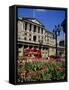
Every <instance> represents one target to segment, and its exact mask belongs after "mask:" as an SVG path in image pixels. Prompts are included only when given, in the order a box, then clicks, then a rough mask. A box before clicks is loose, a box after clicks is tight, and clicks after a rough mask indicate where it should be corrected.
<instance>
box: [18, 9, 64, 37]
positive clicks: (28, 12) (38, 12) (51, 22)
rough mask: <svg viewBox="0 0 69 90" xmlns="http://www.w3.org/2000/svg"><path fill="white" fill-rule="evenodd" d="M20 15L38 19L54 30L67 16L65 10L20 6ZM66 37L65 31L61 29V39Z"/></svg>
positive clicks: (47, 27) (50, 29)
mask: <svg viewBox="0 0 69 90" xmlns="http://www.w3.org/2000/svg"><path fill="white" fill-rule="evenodd" d="M18 17H30V18H32V17H33V18H36V19H38V20H39V21H40V22H41V23H42V24H43V25H44V26H45V28H46V29H47V30H48V31H50V32H52V30H53V29H54V27H55V25H56V26H57V25H58V24H61V23H62V21H63V20H64V18H65V11H64V10H52V9H51V10H50V9H31V8H18ZM63 38H64V33H63V31H61V33H60V39H63Z"/></svg>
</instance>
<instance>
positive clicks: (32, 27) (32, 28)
mask: <svg viewBox="0 0 69 90" xmlns="http://www.w3.org/2000/svg"><path fill="white" fill-rule="evenodd" d="M33 30H34V25H33V24H32V26H31V32H32V33H33Z"/></svg>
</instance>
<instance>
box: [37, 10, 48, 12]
mask: <svg viewBox="0 0 69 90" xmlns="http://www.w3.org/2000/svg"><path fill="white" fill-rule="evenodd" d="M36 11H39V12H45V11H46V9H36Z"/></svg>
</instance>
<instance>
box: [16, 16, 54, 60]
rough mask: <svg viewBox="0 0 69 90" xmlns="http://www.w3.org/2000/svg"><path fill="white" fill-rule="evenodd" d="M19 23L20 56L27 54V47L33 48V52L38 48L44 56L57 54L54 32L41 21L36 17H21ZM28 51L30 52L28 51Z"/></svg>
mask: <svg viewBox="0 0 69 90" xmlns="http://www.w3.org/2000/svg"><path fill="white" fill-rule="evenodd" d="M17 24H18V52H19V56H25V51H26V50H27V49H28V50H31V52H32V54H33V51H34V49H36V52H37V51H39V50H40V51H41V56H40V57H42V58H46V57H48V56H51V55H55V54H56V49H55V46H56V41H55V38H54V37H53V33H52V32H49V31H47V29H46V27H45V26H44V25H43V24H42V23H41V22H40V21H38V20H37V19H35V18H26V17H23V18H20V17H19V18H18V22H17ZM26 53H28V54H29V52H28V51H27V52H26ZM35 55H36V54H35ZM27 56H28V55H27ZM33 56H34V55H32V56H31V57H33ZM36 56H37V55H36Z"/></svg>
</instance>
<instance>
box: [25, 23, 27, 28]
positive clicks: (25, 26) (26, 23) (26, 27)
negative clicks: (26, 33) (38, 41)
mask: <svg viewBox="0 0 69 90" xmlns="http://www.w3.org/2000/svg"><path fill="white" fill-rule="evenodd" d="M25 30H27V22H25Z"/></svg>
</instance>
